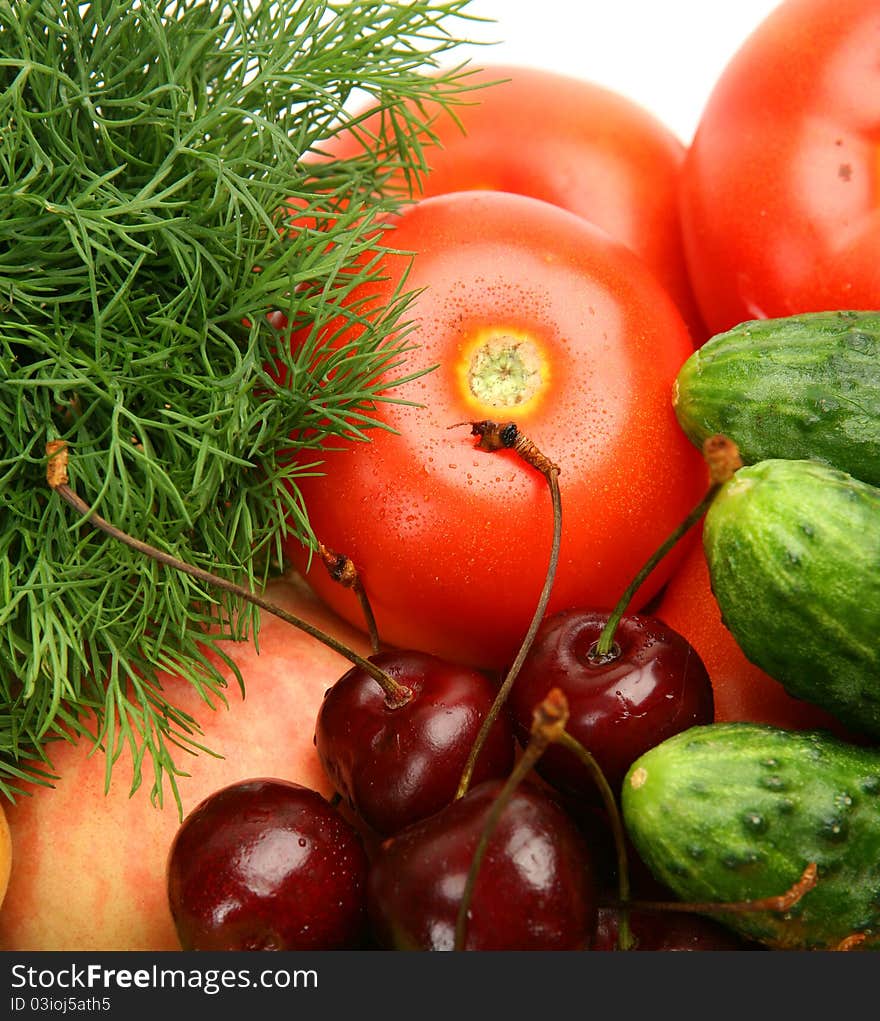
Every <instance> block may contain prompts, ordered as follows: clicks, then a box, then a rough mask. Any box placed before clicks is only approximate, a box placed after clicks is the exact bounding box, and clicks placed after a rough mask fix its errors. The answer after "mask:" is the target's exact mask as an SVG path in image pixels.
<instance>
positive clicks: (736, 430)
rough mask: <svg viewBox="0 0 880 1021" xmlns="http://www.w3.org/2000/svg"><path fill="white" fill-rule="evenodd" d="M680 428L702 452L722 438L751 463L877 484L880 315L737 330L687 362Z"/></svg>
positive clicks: (677, 396)
mask: <svg viewBox="0 0 880 1021" xmlns="http://www.w3.org/2000/svg"><path fill="white" fill-rule="evenodd" d="M674 405H675V412H676V415H677V417H678V420H679V422H680V424H681V426H682V428H683V429H684V431H685V432H686V433H687V435H688V436H689V437H690V439H691V440H692V441H693V442H694V443H695V444H697V445H698V446H699V445H700V444H702V442H703V440H704V439H705V438H706V437H707V436H711V435H713V434H715V433H724V434H725V435H726V436H729V437H730V439H732V440H733V441H734V442H735V443H736V444H737V446H738V447H739V449H740V453H741V455H742V457H743V460H744V461H745V462H746V463H748V464H753V463H755V462H756V461H762V460H767V459H769V458H789V459H793V460H795V459H803V458H812V459H817V460H821V461H824V462H826V463H827V464H830V465H831V466H832V467H836V468H840V469H841V470H843V471H846V472H848V473H849V474H851V475H854V476H855V477H856V478H859V479H861V480H862V481H864V482H870V483H872V484H874V485H880V312H875V311H864V312H862V311H857V312H815V313H808V314H803V315H798V316H791V317H787V318H782V319H764V320H756V321H754V322H745V323H741V324H739V325H738V326H736V327H734V328H733V329H732V330H729V331H727V332H725V333H719V334H716V335H715V336H714V337H712V338H710V339H709V340H708V341H707V342H706V343H705V344H704V345H703V346H702V347H701V348H700V349H699V350H697V351H695V352H694V354H693V355H691V356H690V358H688V360H687V361H686V362H685V364H684V365H683V366H682V368H681V370H680V372H679V374H678V378H677V380H676V386H675V393H674Z"/></svg>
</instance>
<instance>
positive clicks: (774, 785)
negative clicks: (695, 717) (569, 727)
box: [622, 723, 880, 949]
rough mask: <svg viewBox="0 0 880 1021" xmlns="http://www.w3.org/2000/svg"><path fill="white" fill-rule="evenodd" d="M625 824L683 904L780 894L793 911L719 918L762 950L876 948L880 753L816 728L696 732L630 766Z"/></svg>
mask: <svg viewBox="0 0 880 1021" xmlns="http://www.w3.org/2000/svg"><path fill="white" fill-rule="evenodd" d="M622 809H623V815H624V821H625V825H626V828H627V831H628V832H629V835H630V837H631V839H632V841H633V844H634V846H635V847H636V850H637V851H638V853H639V854H640V856H641V857H642V858H643V859H644V861H645V862H646V864H647V865H648V866H649V868H650V869H651V870H652V871H653V872H654V873H655V875H656V876H657V878H658V879H660V880H661V881H662V882H664V883H665V884H666V885H667V886H669V887H670V889H672V890H673V891H674V892H675V894H676V895H677V896H678V897H679V898H680V899H682V900H684V901H688V902H707V901H708V902H712V903H717V902H725V903H730V902H739V901H743V900H754V899H756V898H764V897H773V896H777V895H781V894H784V893H785V892H786V891H787V890H789V889H790V888H791V887H792V886H793V884H795V883H796V882H797V881H798V880H799V878H800V877H801V876H802V875H803V873H804V870H805V868H806V867H807V866H808V865H810V864H811V863H812V864H815V865H816V866H817V873H818V879H817V882H816V885H815V886H814V887H813V888H812V889H811V890H809V892H807V893H806V894H805V895H804V896H803V897H802V898H801V900H800V901H799V902H798V903H796V904H795V905H794V906H793V907H792V908H791V909H790V910H789V911H787V912H784V913H779V912H770V911H759V912H746V913H736V914H733V913H717V914H715V915H714V917H716V918H717V919H718V920H719V921H721V922H723V923H724V924H725V925H727V926H729V927H730V928H732V929H735V930H736V931H738V932H739V933H741V934H743V935H745V936H748V937H750V938H753V939H757V940H759V941H761V942H763V943H765V944H767V945H768V946H772V947H777V948H786V949H834V948H836V947H837V946H838V945H839V944H840V943H841V942H842V941H844V940H846V939H847V938H848V937H851V936H853V935H856V936H857V937H858V938H859V939H860V940H861V942H860V944H859V946H860V948H861V949H880V750H877V749H870V748H862V747H859V746H856V745H850V744H846V743H844V742H842V741H839V740H838V739H836V738H833V737H831V736H830V735H828V734H825V733H823V732H795V731H788V730H781V729H778V728H774V727H769V726H763V725H758V724H750V723H725V724H712V725H709V726H704V727H694V728H692V729H691V730H688V731H685V732H683V733H681V734H678V735H676V736H675V737H673V738H670V739H668V740H667V741H665V742H663V743H662V744H660V745H658V746H656V747H655V748H653V749H652V750H651V751H649V752H647V753H646V754H645V755H643V756H642V757H641V758H640V759H639V760H637V762H635V763H634V764H633V766H632V768H631V769H630V771H629V773H628V774H627V777H626V779H625V781H624V784H623V790H622Z"/></svg>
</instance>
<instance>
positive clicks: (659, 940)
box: [591, 907, 758, 951]
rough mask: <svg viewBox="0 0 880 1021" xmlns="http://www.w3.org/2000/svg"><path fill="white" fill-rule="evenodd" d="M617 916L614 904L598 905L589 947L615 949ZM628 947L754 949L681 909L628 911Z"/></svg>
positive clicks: (720, 926) (651, 948)
mask: <svg viewBox="0 0 880 1021" xmlns="http://www.w3.org/2000/svg"><path fill="white" fill-rule="evenodd" d="M618 920H619V916H618V913H617V911H616V910H614V909H613V908H605V907H602V908H599V918H598V924H597V926H596V936H595V939H594V940H593V945H592V947H591V949H592V950H617V949H618V947H617V927H618ZM629 923H630V930H631V932H632V935H633V938H634V941H635V942H634V945H633V946H632V947H630V949H631V950H669V951H673V950H677V951H689V950H690V951H694V950H756V949H758V946H757V944H754V943H751V942H747V941H746V940H744V939H741V938H740V937H739V936H737V935H736V934H735V933H734V932H732V931H731V930H730V929H726V928H725V927H724V926H723V925H721V924H720V923H719V922H716V921H713V920H712V919H711V918H706V917H704V916H702V915H696V914H691V913H690V912H681V911H631V912H630V916H629Z"/></svg>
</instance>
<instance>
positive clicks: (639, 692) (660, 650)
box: [508, 610, 714, 796]
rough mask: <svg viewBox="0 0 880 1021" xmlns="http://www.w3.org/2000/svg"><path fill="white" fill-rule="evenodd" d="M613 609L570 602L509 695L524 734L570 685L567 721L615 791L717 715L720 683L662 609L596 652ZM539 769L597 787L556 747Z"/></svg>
mask: <svg viewBox="0 0 880 1021" xmlns="http://www.w3.org/2000/svg"><path fill="white" fill-rule="evenodd" d="M608 616H609V615H608V614H607V613H602V612H593V611H581V610H569V611H566V612H564V613H560V614H557V615H555V616H553V617H550V618H548V619H547V620H545V621H544V623H543V624H542V625H541V628H540V630H539V632H538V634H537V635H536V637H535V641H534V643H533V645H532V647H531V649H530V651H529V655H528V656H527V658H526V661H525V662H524V664H523V667H522V670H521V671H520V673H519V675H518V676H517V679H516V682H515V683H514V686H513V690H512V691H511V693H510V698H509V700H508V707H509V711H510V713H511V716H512V717H513V721H514V726H515V728H516V730H517V733H518V734H519V735H520V738H521V740H524V739H525V738H526V736H527V735H528V732H529V728H530V726H531V722H532V713H533V710H534V707H535V706H536V705H537V704H538V703H539V702H540V701H541V700H542V699H543V698H544V697H545V696H546V694H547V692H548V691H549V690H550V688H553V687H558V688H561V689H562V691H563V692H564V693H565V696H566V698H567V699H568V706H569V711H570V714H571V715H570V716H569V721H568V724H567V727H566V729H567V730H568V732H569V733H570V734H571V736H572V737H574V738H576V739H577V740H578V741H579V742H580V743H581V744H582V745H584V747H585V748H587V749H588V751H589V752H590V753H591V754H592V755H593V757H594V758H595V759H596V761H597V762H598V764H599V766H600V767H601V768H602V771H603V773H604V774H605V778H606V779H607V780H608V782H609V784H610V785H611V788H612V790H613V791H614V792H615V794H616V793H618V792H619V790H620V785H621V783H622V782H623V778H624V776H625V774H626V771H627V769H629V767H630V765H632V763H633V762H635V760H636V759H637V758H638V757H639V756H640V755H641V754H643V753H644V752H646V751H648V749H649V748H653V747H654V746H655V745H657V744H659V743H660V742H661V741H663V740H665V739H666V738H667V737H671V736H672V735H673V734H677V733H678V732H679V731H681V730H685V729H687V728H688V727H691V726H695V725H697V724H702V723H711V722H712V720H713V718H714V699H713V695H712V684H711V681H710V680H709V675H708V673H707V671H706V668H705V666H704V665H703V662H702V660H701V659H700V657H699V655H698V654H697V652H696V650H695V649H694V648H693V646H691V645H690V644H689V643H688V642H687V641H686V640H685V639H684V638H683V637H682V636H681V635H680V634H678V632H676V631H674V630H673V629H672V628H670V627H668V626H667V625H666V624H664V623H663V622H662V621H661V620H658V619H657V618H656V617H650V616H647V615H629V616H624V617H622V618H621V621H620V624H619V626H618V628H617V630H616V633H615V643H616V646H617V649H618V650H619V651H618V654H617V655H613V656H610V657H609V658H607V659H606V660H605V661H604V662H599V661H598V660H596V659H595V658H593V657H591V649H592V648H593V647H594V644H595V643H596V642H597V641H598V639H599V636H600V635H601V633H602V629H603V628H604V626H605V624H606V622H607V620H608ZM537 769H538V771H539V772H540V774H541V775H542V776H543V777H544V778H545V779H546V780H548V781H549V782H550V783H551V784H553V785H554V786H557V787H559V788H560V789H566V790H570V791H577V792H579V793H585V792H590V796H592V792H594V791H595V783H594V781H593V779H592V776H591V774H590V773H589V772H588V771H587V769H586V767H584V766H583V765H582V764H581V763H580V762H579V761H578V760H577V759H576V758H575V756H574V755H572V754H571V753H570V752H569V751H567V750H565V749H563V748H560V747H558V746H553V747H550V748H548V749H547V751H546V752H545V753H544V754H543V755H542V756H541V759H540V760H539V761H538V765H537Z"/></svg>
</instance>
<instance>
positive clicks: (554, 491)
mask: <svg viewBox="0 0 880 1021" xmlns="http://www.w3.org/2000/svg"><path fill="white" fill-rule="evenodd" d="M461 424H463V425H470V426H471V431H472V433H473V434H474V435H477V436H479V437H480V440H479V442H478V443H477V446H478V447H479V448H480V449H482V450H500V449H514V450H515V451H516V452H517V453H518V454H519V455H520V457H522V458H523V459H524V460H525V461H526V462H527V463H528V464H531V465H532V466H533V467H535V468H537V469H538V470H539V471H541V472H542V473H543V474H544V477H545V478H546V479H547V484H548V486H549V488H550V501H551V504H552V507H553V541H552V545H551V547H550V559H549V562H548V565H547V574H546V577H545V579H544V587H543V589H542V590H541V595H540V597H539V598H538V604H537V606H536V607H535V613H534V616H533V617H532V621H531V624H530V625H529V629H528V631H527V632H526V635H525V637H524V638H523V641H522V644H521V645H520V648H519V651H518V652H517V654H516V658H515V659H514V661H513V663H512V664H511V666H510V669H509V670H508V671H507V676H506V677H505V678H504V681H503V683H502V684H501V687H500V688H499V689H498V693H497V694H496V696H495V700H494V701H493V703H492V705H491V706H490V708H489V711H488V712H487V713H486V716H485V718H484V720H483V722H482V724H481V726H480V730H479V732H478V734H477V737H476V740H475V741H474V743H473V746H472V747H471V750H470V753H469V755H468V758H467V761H466V762H465V766H464V770H463V771H462V775H461V779H460V780H459V783H458V790H457V791H456V794H455V797H456V798H461V797H463V796H464V795H465V794H467V791H468V788H469V787H470V784H471V778H472V777H473V773H474V767H475V766H476V763H477V759H478V758H479V755H480V751H481V750H482V748H483V745H484V744H485V743H486V739H487V737H488V735H489V731H490V730H491V729H492V725H493V724H494V723H495V720H496V719H497V718H498V715H499V713H500V712H501V710H502V708H503V706H504V703H505V701H506V700H507V696H508V695H509V694H510V689H511V688H512V687H513V683H514V681H515V680H516V678H517V675H518V674H519V672H520V670H521V669H522V665H523V663H524V662H525V660H526V656H527V655H528V653H529V649H530V648H531V647H532V643H533V642H534V640H535V635H536V634H537V633H538V628H539V627H540V626H541V622H542V620H543V619H544V613H545V612H546V610H547V603H548V602H549V601H550V593H551V591H552V589H553V580H554V578H555V577H556V565H557V564H558V562H559V546H560V542H561V540H562V496H561V494H560V491H559V467H558V466H557V465H555V464H554V463H553V462H552V461H550V460H548V459H547V458H546V457H544V455H543V454H541V453H540V451H539V450H538V449H537V447H535V445H534V444H533V443H532V442H531V441H530V440H528V439H527V438H526V437H524V436H523V435H522V434H521V433H519V431H518V430H517V428H516V426H515V425H514V424H513V423H512V422H507V423H504V424H503V425H500V426H499V425H497V424H496V423H495V422H473V423H471V422H465V423H461Z"/></svg>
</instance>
